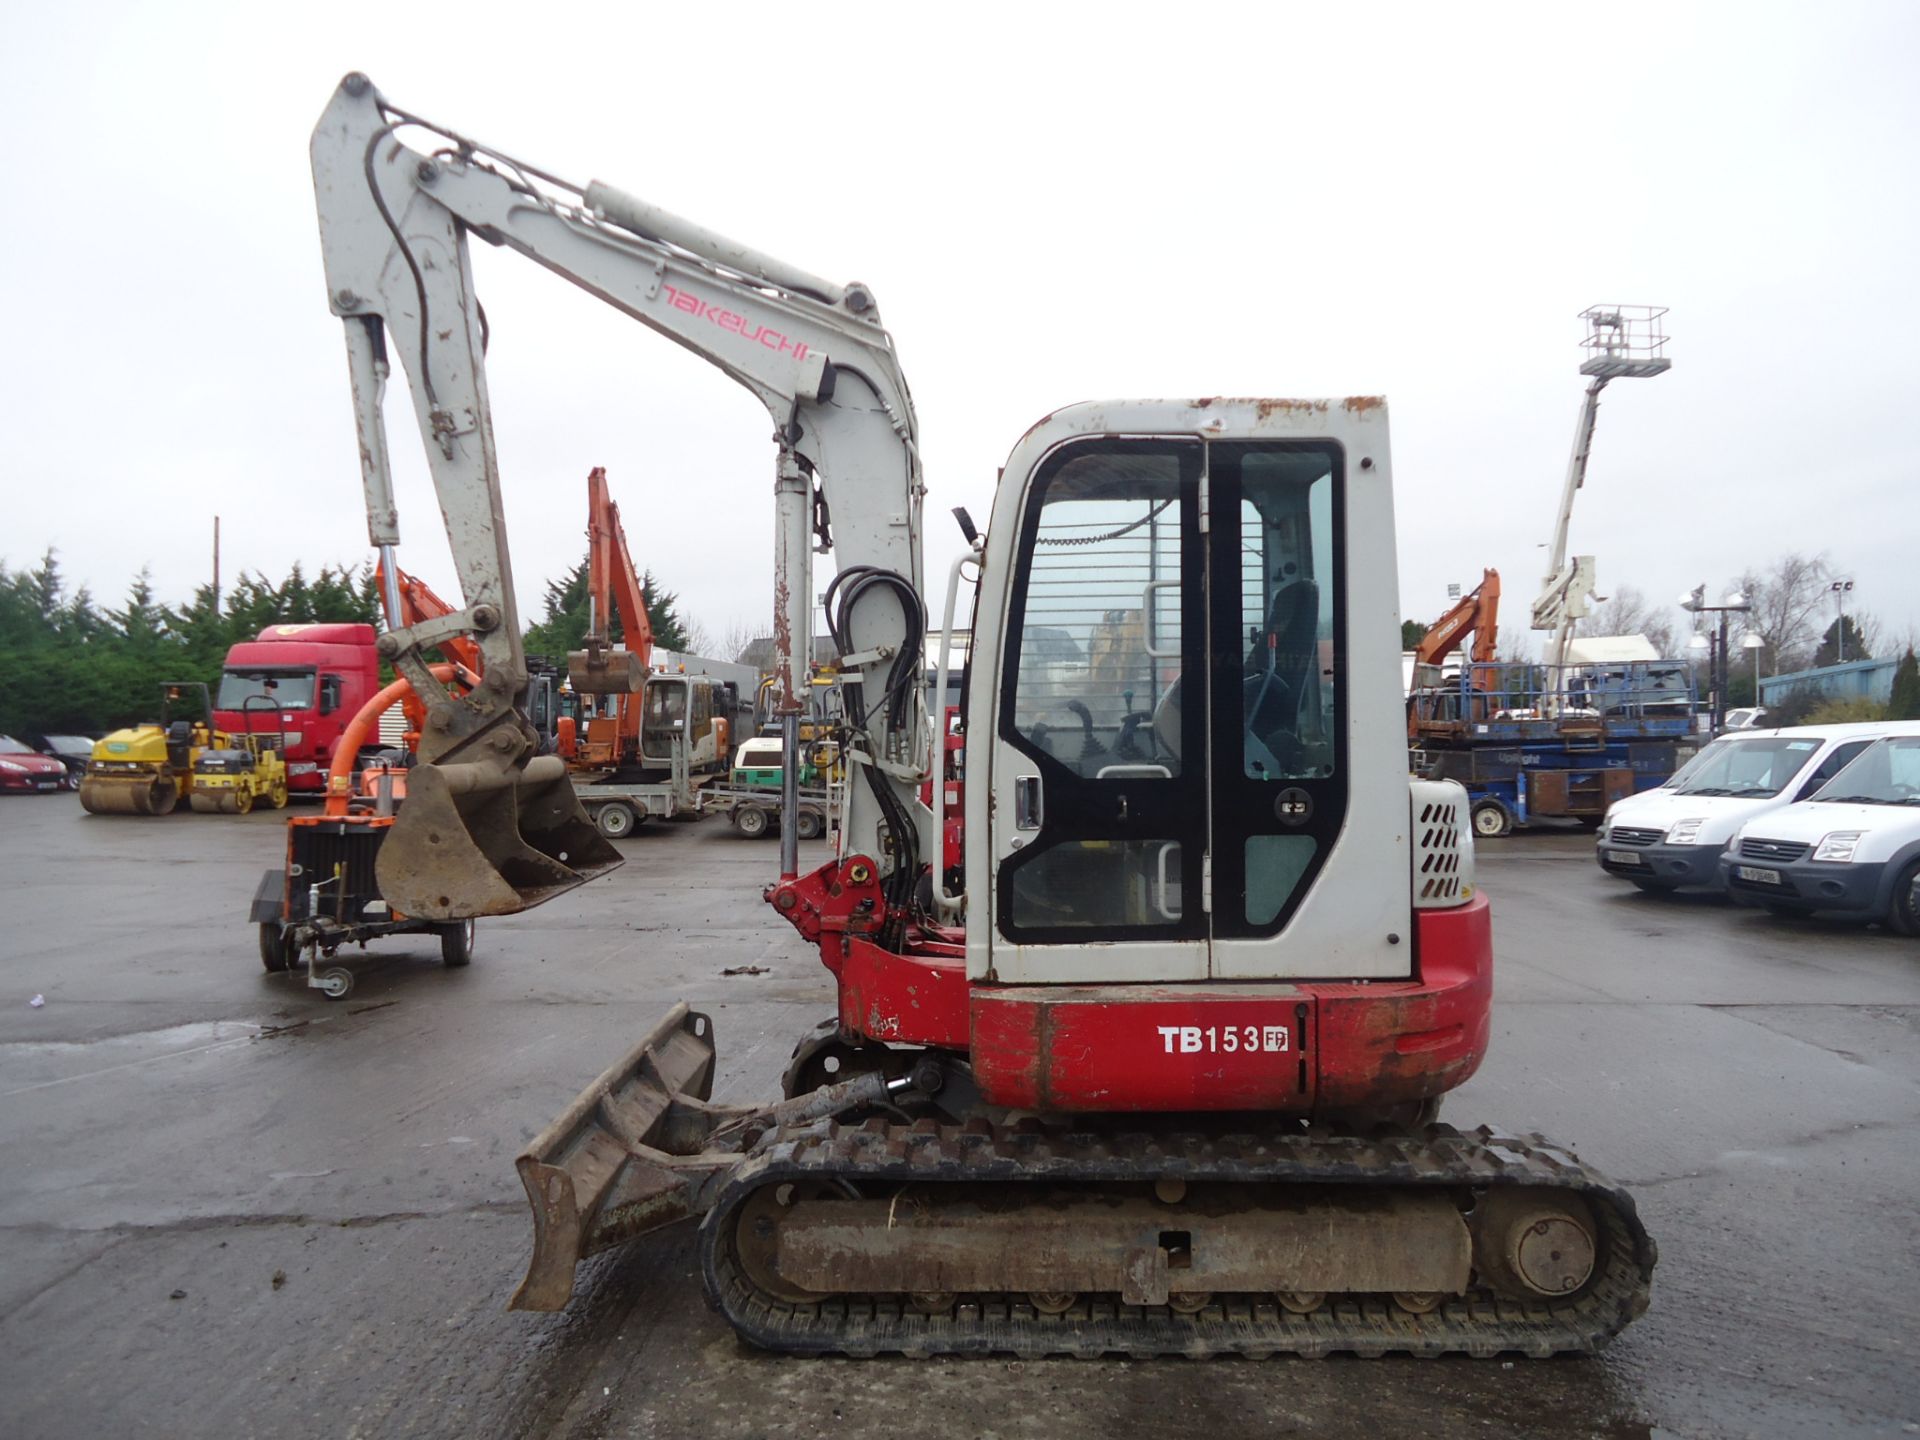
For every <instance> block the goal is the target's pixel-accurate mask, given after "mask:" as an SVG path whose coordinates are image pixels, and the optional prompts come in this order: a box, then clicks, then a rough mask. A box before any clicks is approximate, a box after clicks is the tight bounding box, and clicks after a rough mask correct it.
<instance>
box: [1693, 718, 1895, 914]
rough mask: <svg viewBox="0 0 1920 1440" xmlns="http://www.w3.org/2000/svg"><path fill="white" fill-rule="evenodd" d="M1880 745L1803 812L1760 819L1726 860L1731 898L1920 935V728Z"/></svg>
mask: <svg viewBox="0 0 1920 1440" xmlns="http://www.w3.org/2000/svg"><path fill="white" fill-rule="evenodd" d="M1898 728H1899V730H1900V731H1901V732H1902V733H1900V734H1896V735H1889V736H1887V737H1885V738H1884V739H1881V740H1878V741H1876V742H1875V743H1874V744H1872V745H1870V746H1869V747H1868V748H1867V749H1866V750H1865V751H1863V752H1862V753H1861V754H1860V755H1859V756H1858V757H1857V758H1856V759H1855V760H1854V762H1853V763H1852V764H1851V765H1849V766H1847V767H1846V768H1845V769H1844V770H1842V771H1841V772H1840V773H1839V774H1838V775H1836V776H1834V778H1833V779H1832V780H1831V781H1830V782H1828V784H1827V786H1826V787H1825V788H1824V789H1823V790H1821V792H1820V793H1819V794H1818V795H1817V796H1815V797H1814V798H1813V799H1812V800H1810V801H1808V803H1806V804H1805V805H1795V806H1792V807H1790V808H1787V809H1785V810H1781V811H1776V812H1774V813H1772V814H1767V815H1761V816H1756V817H1754V818H1753V819H1750V820H1748V821H1747V822H1746V824H1744V825H1742V826H1741V827H1740V829H1739V831H1738V832H1737V833H1736V834H1735V835H1734V837H1733V842H1732V843H1731V844H1730V845H1728V846H1727V848H1726V850H1725V852H1724V853H1723V854H1722V856H1721V858H1720V868H1721V871H1722V873H1723V874H1724V876H1725V879H1726V885H1727V893H1728V894H1730V895H1732V896H1733V897H1734V898H1735V899H1736V900H1739V901H1740V902H1741V903H1743V904H1748V905H1761V906H1764V907H1766V908H1767V909H1769V910H1772V911H1774V912H1776V913H1786V914H1800V915H1804V914H1811V913H1813V912H1814V911H1816V910H1823V911H1833V912H1836V913H1841V914H1847V915H1851V916H1853V917H1855V918H1857V919H1861V920H1867V921H1878V922H1880V923H1881V924H1886V925H1891V926H1892V927H1893V928H1894V929H1896V930H1899V931H1900V932H1901V933H1903V934H1906V935H1915V934H1920V915H1916V908H1917V907H1920V893H1917V892H1920V724H1914V723H1907V724H1903V725H1900V726H1899V727H1898Z"/></svg>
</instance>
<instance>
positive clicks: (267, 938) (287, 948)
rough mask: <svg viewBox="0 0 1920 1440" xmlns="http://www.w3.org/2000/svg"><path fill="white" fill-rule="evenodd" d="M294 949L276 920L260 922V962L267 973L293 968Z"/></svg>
mask: <svg viewBox="0 0 1920 1440" xmlns="http://www.w3.org/2000/svg"><path fill="white" fill-rule="evenodd" d="M295 954H296V951H295V950H294V947H293V943H292V941H291V940H290V939H289V938H288V934H287V932H286V931H285V930H283V929H281V927H280V922H279V921H278V920H263V921H261V922H260V963H261V964H262V965H264V966H265V967H266V968H267V973H269V974H271V975H279V974H283V973H284V972H286V971H288V970H291V969H292V968H293V962H294V957H295Z"/></svg>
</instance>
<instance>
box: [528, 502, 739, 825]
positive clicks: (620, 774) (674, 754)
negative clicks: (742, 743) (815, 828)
mask: <svg viewBox="0 0 1920 1440" xmlns="http://www.w3.org/2000/svg"><path fill="white" fill-rule="evenodd" d="M614 619H618V621H619V622H620V643H619V644H617V645H616V644H615V643H614V642H613V639H612V623H611V622H612V620H614ZM567 680H568V683H569V684H571V685H572V687H573V693H574V697H575V699H576V700H577V701H578V702H579V705H580V715H579V718H578V719H577V720H576V719H574V718H572V717H563V718H562V719H561V720H560V721H559V722H558V723H557V725H556V727H555V735H556V745H555V748H556V749H557V750H558V751H559V753H560V755H561V757H562V758H563V759H564V760H566V762H567V765H568V767H569V768H570V769H572V770H573V771H575V772H576V773H579V772H583V771H593V772H598V773H601V774H603V775H606V776H607V777H609V778H610V779H612V780H614V781H616V782H619V781H634V782H643V781H648V780H653V781H658V780H662V779H665V778H667V777H669V776H680V777H683V778H684V777H691V776H698V775H705V774H709V773H711V772H713V771H717V770H723V769H725V768H726V766H727V762H728V761H729V760H730V759H731V758H732V752H731V746H730V743H729V740H730V737H729V735H728V726H727V715H728V713H729V708H730V707H729V706H728V704H727V703H726V702H725V700H724V699H723V698H722V697H721V695H720V694H719V691H720V688H721V687H720V684H719V682H717V681H715V680H713V679H712V678H711V677H709V676H705V675H685V674H673V675H669V674H665V673H655V671H654V668H653V622H652V620H651V619H650V618H649V617H648V615H647V601H646V596H645V594H644V592H643V587H642V585H641V580H640V571H639V568H638V567H637V566H636V565H635V564H634V563H633V551H632V549H631V548H630V547H629V546H628V544H627V532H626V528H625V527H624V526H623V525H622V524H621V523H620V506H619V504H618V502H616V501H615V500H614V498H613V496H612V494H611V493H610V492H609V490H608V488H607V472H606V470H605V468H604V467H602V466H598V465H596V466H595V467H594V468H593V469H592V470H591V471H590V472H589V473H588V475H587V634H586V639H585V648H584V649H580V650H574V651H571V652H569V654H568V655H567ZM678 783H679V782H678V781H676V784H678ZM590 808H591V807H590ZM621 833H624V832H621Z"/></svg>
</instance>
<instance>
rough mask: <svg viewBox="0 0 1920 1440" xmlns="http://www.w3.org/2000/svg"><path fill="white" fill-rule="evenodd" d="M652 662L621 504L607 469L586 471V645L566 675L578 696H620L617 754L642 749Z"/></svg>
mask: <svg viewBox="0 0 1920 1440" xmlns="http://www.w3.org/2000/svg"><path fill="white" fill-rule="evenodd" d="M614 616H617V617H618V618H619V620H620V635H621V640H622V642H623V650H622V658H623V660H624V663H621V664H617V665H616V664H615V658H614V649H613V642H612V639H611V638H610V637H611V635H612V626H611V624H610V617H614ZM652 666H653V622H652V621H651V620H650V619H648V618H647V601H646V597H645V596H644V595H643V594H642V593H641V587H640V575H639V572H637V571H636V570H635V569H634V566H633V551H632V550H631V549H630V548H629V547H628V545H627V531H626V527H625V526H624V525H622V524H621V523H620V506H619V505H618V504H617V503H615V501H614V499H613V496H612V495H611V494H610V493H609V491H608V489H607V472H606V470H605V468H604V467H602V466H598V465H596V466H594V468H593V469H592V470H591V471H590V472H589V473H588V475H587V635H586V648H585V649H584V650H581V651H576V652H574V653H573V654H571V655H569V656H568V657H567V678H568V680H569V682H570V683H571V684H572V685H573V689H574V693H575V694H578V695H617V696H620V697H621V698H620V701H619V707H620V711H619V721H618V724H619V737H618V740H617V743H616V744H615V746H614V753H615V755H616V756H625V755H628V754H631V753H634V752H637V751H638V750H639V742H640V714H641V709H642V698H641V697H642V695H643V693H644V687H645V683H646V676H647V672H648V671H649V670H650V669H651V668H652Z"/></svg>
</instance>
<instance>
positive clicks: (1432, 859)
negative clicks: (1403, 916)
mask: <svg viewBox="0 0 1920 1440" xmlns="http://www.w3.org/2000/svg"><path fill="white" fill-rule="evenodd" d="M1408 783H1409V785H1410V786H1411V787H1412V791H1413V793H1412V795H1411V797H1410V802H1411V804H1412V807H1413V810H1412V816H1411V819H1412V821H1413V908H1414V909H1416V910H1444V909H1448V908H1450V907H1452V906H1455V905H1464V904H1466V902H1467V901H1468V900H1470V899H1472V898H1473V839H1472V837H1471V836H1470V835H1469V834H1468V832H1467V792H1466V790H1465V788H1463V787H1462V786H1461V785H1459V784H1457V783H1456V782H1454V781H1452V780H1411V781H1409V782H1408Z"/></svg>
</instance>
